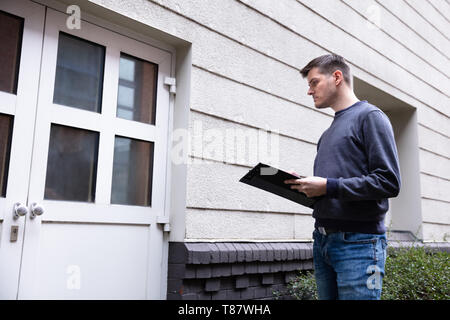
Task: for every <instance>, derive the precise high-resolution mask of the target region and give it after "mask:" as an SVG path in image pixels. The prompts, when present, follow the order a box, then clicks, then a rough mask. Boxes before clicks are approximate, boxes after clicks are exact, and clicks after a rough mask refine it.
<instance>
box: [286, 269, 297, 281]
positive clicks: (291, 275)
mask: <svg viewBox="0 0 450 320" xmlns="http://www.w3.org/2000/svg"><path fill="white" fill-rule="evenodd" d="M295 276H296V273H295V272H286V273H285V274H284V282H285V283H288V282H289V281H291V280H292V279H294V278H295Z"/></svg>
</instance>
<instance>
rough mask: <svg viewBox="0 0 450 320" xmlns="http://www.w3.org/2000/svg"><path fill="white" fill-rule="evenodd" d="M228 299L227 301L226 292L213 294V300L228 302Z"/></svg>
mask: <svg viewBox="0 0 450 320" xmlns="http://www.w3.org/2000/svg"><path fill="white" fill-rule="evenodd" d="M226 299H227V292H226V290H220V291H217V292H212V293H211V300H226Z"/></svg>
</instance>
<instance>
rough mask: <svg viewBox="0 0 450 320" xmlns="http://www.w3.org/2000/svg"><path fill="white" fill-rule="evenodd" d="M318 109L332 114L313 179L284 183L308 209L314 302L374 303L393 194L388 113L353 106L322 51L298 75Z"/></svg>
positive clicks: (396, 174)
mask: <svg viewBox="0 0 450 320" xmlns="http://www.w3.org/2000/svg"><path fill="white" fill-rule="evenodd" d="M300 73H301V74H302V76H303V78H305V77H306V78H307V80H308V85H309V90H308V95H311V96H312V97H313V99H314V104H315V107H316V108H318V109H324V108H328V107H330V108H332V109H333V110H334V112H335V115H334V120H333V122H332V124H331V125H330V127H329V128H328V129H327V130H326V131H325V132H324V133H323V134H322V136H321V137H320V139H319V142H318V144H317V155H316V159H315V161H314V176H313V177H306V178H303V179H291V180H286V181H285V183H288V184H291V188H293V189H297V190H298V191H300V192H303V193H305V194H306V195H307V196H308V197H319V200H318V201H317V202H316V203H315V205H314V211H313V217H314V218H315V230H314V232H313V239H314V246H313V254H314V269H315V271H314V273H315V277H316V283H317V289H318V294H319V299H380V295H381V284H382V278H383V276H384V264H385V259H386V243H387V241H386V235H385V232H386V228H385V226H384V217H385V214H386V211H387V210H388V206H389V203H388V198H390V197H396V196H397V195H398V193H399V191H400V184H401V182H400V170H399V164H398V156H397V149H396V145H395V140H394V134H393V131H392V127H391V124H390V122H389V119H388V118H387V116H386V115H385V114H384V113H383V112H382V111H381V110H380V109H378V108H377V107H375V106H373V105H371V104H369V103H368V102H367V101H359V100H358V98H357V97H356V96H355V94H354V92H353V89H352V76H351V73H350V68H349V66H348V65H347V63H346V62H345V60H344V59H343V58H342V57H341V56H338V55H335V54H328V55H323V56H320V57H318V58H315V59H313V60H312V61H311V62H309V63H308V64H307V65H306V66H305V67H304V68H303V69H302V70H301V71H300Z"/></svg>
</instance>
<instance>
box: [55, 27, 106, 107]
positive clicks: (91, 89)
mask: <svg viewBox="0 0 450 320" xmlns="http://www.w3.org/2000/svg"><path fill="white" fill-rule="evenodd" d="M104 62H105V47H103V46H101V45H98V44H96V43H93V42H90V41H86V40H83V39H80V38H77V37H74V36H71V35H68V34H65V33H62V32H61V33H60V34H59V41H58V59H57V62H56V76H55V91H54V95H53V102H54V103H57V104H62V105H65V106H69V107H75V108H79V109H84V110H89V111H95V112H100V111H101V103H102V88H103V69H104Z"/></svg>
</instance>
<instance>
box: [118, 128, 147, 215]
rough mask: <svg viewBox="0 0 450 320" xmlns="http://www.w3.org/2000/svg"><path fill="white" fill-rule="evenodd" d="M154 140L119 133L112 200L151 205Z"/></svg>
mask: <svg viewBox="0 0 450 320" xmlns="http://www.w3.org/2000/svg"><path fill="white" fill-rule="evenodd" d="M153 149H154V143H153V142H148V141H140V140H135V139H130V138H124V137H118V136H116V140H115V144H114V164H113V180H112V191H111V203H116V204H129V205H137V206H151V200H152V178H153Z"/></svg>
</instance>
